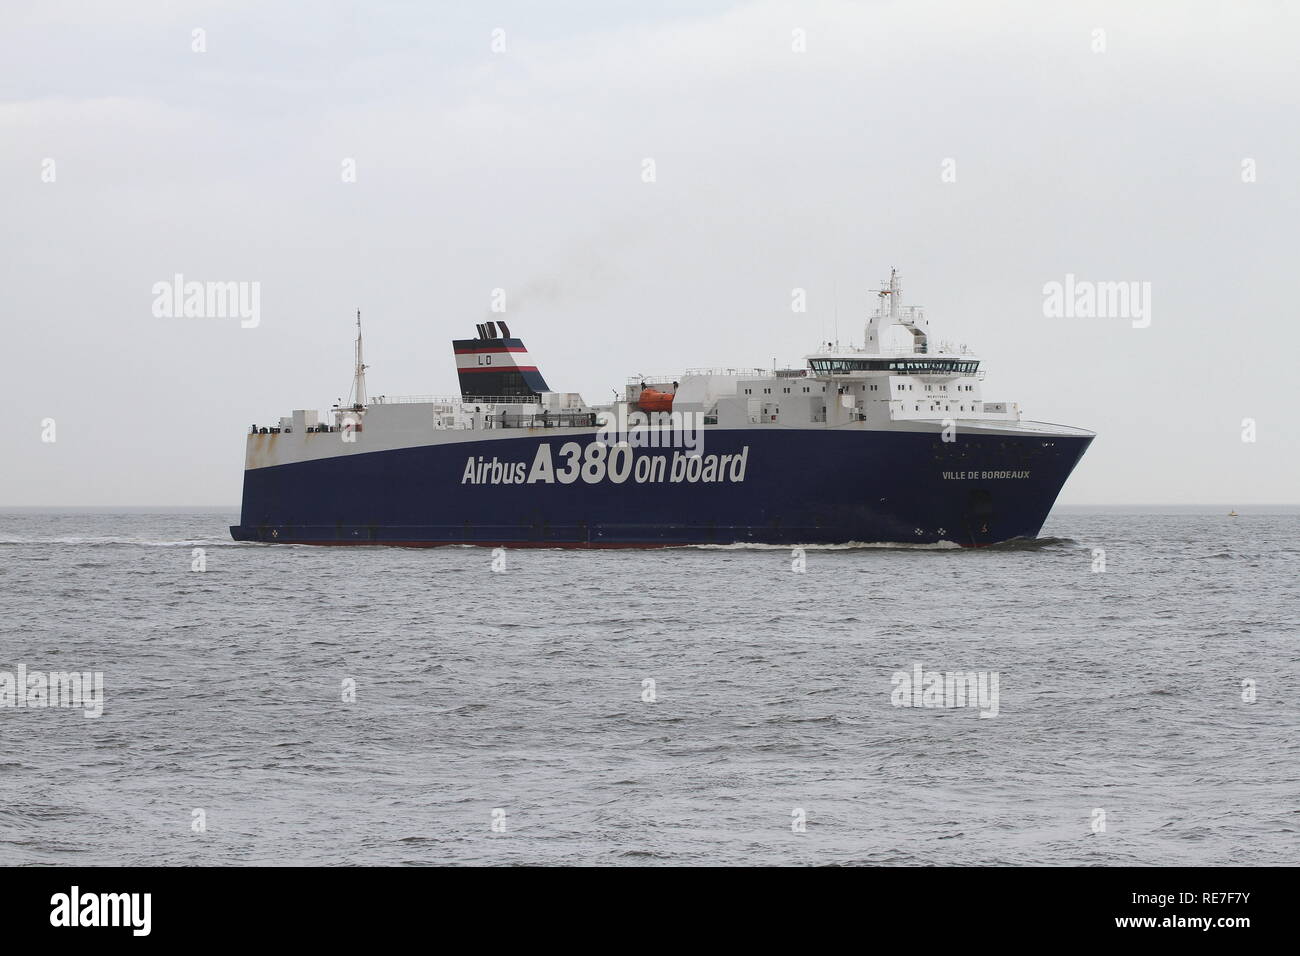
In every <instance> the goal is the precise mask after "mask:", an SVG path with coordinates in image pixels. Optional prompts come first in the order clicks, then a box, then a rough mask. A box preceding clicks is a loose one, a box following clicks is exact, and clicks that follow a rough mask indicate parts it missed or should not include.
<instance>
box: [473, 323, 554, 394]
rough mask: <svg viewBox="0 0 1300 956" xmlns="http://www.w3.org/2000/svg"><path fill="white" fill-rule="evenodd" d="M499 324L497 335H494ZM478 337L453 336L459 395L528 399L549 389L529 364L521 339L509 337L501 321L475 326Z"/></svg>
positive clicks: (544, 380) (535, 368)
mask: <svg viewBox="0 0 1300 956" xmlns="http://www.w3.org/2000/svg"><path fill="white" fill-rule="evenodd" d="M497 326H500V332H501V337H500V338H498V337H497ZM476 328H477V330H478V338H474V339H454V340H453V341H452V343H451V345H452V350H453V351H454V352H455V353H456V374H457V375H458V376H459V377H460V394H461V397H462V398H464V399H466V400H468V401H484V400H487V399H492V398H515V399H519V400H521V401H530V400H532V399H534V398H536V397H537V396H538V395H539V394H541V393H542V392H549V391H550V390H551V389H550V387H549V386H548V385H547V384H546V379H544V378H542V373H541V372H539V371H538V370H537V366H536V365H533V364H532V360H531V359H530V358H529V355H528V349H526V348H524V343H523V340H522V339H514V338H511V337H510V329H509V328H508V327H507V326H506V324H505V323H504V322H500V321H498V322H495V323H494V322H486V323H481V324H479V325H477V326H476Z"/></svg>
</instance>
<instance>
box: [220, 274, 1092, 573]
mask: <svg viewBox="0 0 1300 956" xmlns="http://www.w3.org/2000/svg"><path fill="white" fill-rule="evenodd" d="M875 294H876V296H877V302H878V304H877V306H876V308H875V310H874V313H873V314H872V315H871V316H870V317H869V318H868V319H867V321H866V326H865V330H864V333H863V340H862V343H861V345H851V346H850V345H845V346H841V345H839V344H838V343H834V342H826V343H821V347H819V348H818V349H816V350H815V351H813V352H812V353H811V354H809V355H807V356H806V358H805V360H804V362H803V363H802V364H801V365H799V366H797V367H791V368H772V369H757V368H748V369H729V368H728V369H720V368H708V369H689V370H686V371H682V372H680V373H676V374H671V375H635V376H632V377H630V378H628V380H627V381H626V382H625V384H624V387H623V389H622V392H621V393H620V392H619V391H618V390H615V398H614V400H612V401H611V402H609V403H608V404H605V405H588V404H587V403H586V402H585V401H584V400H583V398H582V396H581V395H579V394H577V393H574V392H557V391H553V390H551V388H550V386H549V385H548V384H547V381H546V379H545V378H544V377H543V375H542V372H541V370H540V369H539V368H538V366H537V365H535V364H533V360H532V359H531V358H530V356H529V352H528V350H527V349H526V348H525V347H524V343H523V341H522V340H521V339H519V338H516V337H514V336H513V335H512V334H511V331H510V328H509V326H508V325H507V323H506V322H505V321H502V320H501V319H500V318H493V319H491V320H489V321H485V322H483V323H480V324H478V325H477V327H476V333H475V336H474V337H473V338H465V339H455V340H454V341H453V342H452V347H453V352H454V354H455V360H456V371H457V376H458V380H459V394H457V395H450V396H435V395H421V396H409V397H400V398H391V397H388V396H377V397H373V398H372V397H370V396H368V394H367V390H366V377H365V376H366V369H367V366H366V364H365V362H364V360H363V353H362V340H361V324H360V315H359V314H358V317H357V337H356V342H355V356H354V357H355V367H354V376H353V384H352V390H351V393H350V395H349V399H348V401H346V402H339V403H338V404H336V405H334V406H333V407H332V408H331V409H330V410H329V412H327V413H325V414H322V413H321V412H319V411H317V410H306V409H299V410H296V411H293V412H292V413H291V414H290V415H288V416H284V417H281V418H280V419H279V421H278V422H277V423H275V424H271V425H258V424H255V425H253V426H252V428H251V430H250V432H249V433H248V436H247V448H246V456H245V462H244V488H243V505H242V512H241V516H240V523H239V524H238V525H235V526H233V527H232V528H231V529H230V532H231V535H232V536H233V537H234V538H235V539H236V540H238V541H259V542H266V543H280V544H321V545H397V546H406V547H432V546H439V545H481V546H486V547H512V548H513V547H547V548H615V547H621V548H653V547H671V546H692V545H735V544H741V545H744V544H751V545H779V546H800V545H853V544H861V545H871V544H900V543H901V544H913V545H937V544H943V543H950V544H955V545H960V546H963V547H980V546H986V545H992V544H997V543H1000V542H1005V541H1009V540H1013V539H1020V538H1034V537H1036V536H1037V534H1038V532H1039V530H1040V529H1041V528H1042V526H1043V522H1044V521H1045V520H1046V519H1047V516H1048V513H1049V512H1050V511H1051V508H1052V505H1053V503H1054V502H1055V501H1056V497H1057V495H1058V494H1059V493H1060V491H1061V488H1062V486H1063V485H1064V484H1065V481H1066V479H1067V478H1068V477H1069V476H1070V473H1071V471H1073V469H1074V467H1075V465H1076V464H1077V463H1078V462H1079V459H1080V458H1081V457H1082V456H1083V453H1084V452H1085V451H1086V450H1087V448H1088V445H1089V444H1090V443H1091V442H1092V439H1093V437H1094V434H1093V433H1092V432H1090V431H1087V430H1085V429H1082V428H1074V427H1070V426H1065V425H1054V424H1048V423H1045V422H1036V421H1029V420H1026V419H1024V418H1023V417H1022V415H1021V410H1020V407H1019V405H1018V404H1016V403H1015V402H1006V401H986V400H985V399H984V397H983V394H982V392H983V381H984V375H985V370H984V369H983V368H982V367H981V360H980V358H979V357H978V356H977V355H975V354H974V353H972V352H970V351H968V350H967V349H966V348H965V346H961V347H954V346H952V345H948V344H942V343H940V344H932V343H931V340H930V332H929V324H928V320H927V319H926V317H925V314H924V311H923V310H922V309H920V308H918V307H914V306H905V305H904V304H903V302H902V284H901V281H900V278H899V276H898V274H897V272H892V273H891V275H890V278H889V279H888V281H887V282H882V283H881V288H880V289H878V290H876V292H875ZM512 321H513V320H512Z"/></svg>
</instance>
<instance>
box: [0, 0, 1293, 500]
mask: <svg viewBox="0 0 1300 956" xmlns="http://www.w3.org/2000/svg"><path fill="white" fill-rule="evenodd" d="M195 30H202V31H204V32H203V33H202V34H200V35H199V37H200V38H201V42H199V41H197V40H196V34H195V33H194V31H195ZM1097 30H1102V31H1104V34H1098V33H1097V32H1096V31H1097ZM494 31H501V32H499V33H495V34H494ZM796 31H801V32H796ZM494 38H495V40H494ZM494 42H495V44H496V46H497V47H500V46H501V45H502V43H504V50H499V49H498V50H495V51H494V49H493V45H494ZM196 45H200V46H203V47H205V49H204V51H203V52H197V51H196V50H195V49H194V47H195V46H196ZM801 45H802V46H804V47H805V49H803V50H802V51H801V50H799V49H797V48H798V47H799V46H801ZM1102 45H1104V50H1100V51H1099V49H1098V48H1099V47H1101V46H1102ZM1297 50H1300V5H1296V4H1288V3H1283V2H1259V0H1256V2H1244V3H1203V4H1202V3H1188V2H1176V3H1175V2H1169V3H1142V4H1134V3H1132V2H1131V0H1125V2H1117V3H1071V4H1056V3H1050V4H1049V3H1044V2H1041V0H1037V2H1023V3H1017V2H1000V3H996V4H994V3H987V4H975V3H959V2H950V3H916V2H908V3H901V2H900V3H869V2H863V3H844V2H801V3H783V2H757V3H716V2H709V0H697V2H691V3H681V2H668V3H644V2H641V3H611V2H608V0H606V2H599V0H592V2H589V3H576V2H575V3H554V2H553V3H493V2H480V3H464V4H454V5H453V4H445V5H443V4H433V3H414V2H409V3H382V2H367V3H342V2H339V3H322V2H313V3H303V4H279V3H272V2H267V0H258V2H247V3H245V2H240V0H222V2H220V3H184V2H165V0H156V2H142V0H118V2H113V3H99V2H93V0H86V2H75V3H74V2H66V0H40V2H24V0H8V2H6V3H5V4H3V6H0V199H2V201H3V205H2V206H0V209H2V211H3V223H4V225H3V229H0V243H2V246H0V306H2V307H3V315H4V339H3V341H4V347H3V353H4V370H3V375H4V377H5V382H4V387H5V389H4V390H5V393H6V394H7V396H8V404H9V408H8V412H7V414H8V417H9V420H10V424H11V427H12V429H13V435H14V436H15V437H14V440H13V441H11V442H8V443H6V445H5V448H6V452H5V456H4V467H3V468H2V469H0V505H127V504H133V505H148V504H157V505H188V504H196V505H198V504H202V505H208V504H220V505H225V504H229V505H234V504H237V503H238V500H239V496H240V485H241V479H242V466H243V447H244V432H245V431H246V429H247V427H248V425H249V424H250V423H252V422H255V421H256V422H260V423H268V422H272V421H274V420H275V419H277V418H278V417H279V416H280V415H282V414H287V413H288V412H289V411H290V410H291V409H293V408H297V407H314V408H322V409H323V408H326V407H328V406H329V405H330V404H331V403H332V402H334V401H335V400H336V399H337V398H338V397H340V396H346V395H347V392H348V387H349V384H350V381H351V374H352V367H351V366H352V336H353V321H354V319H353V313H354V310H355V309H357V308H358V307H359V308H361V309H362V313H363V320H364V322H365V329H366V351H367V359H368V361H369V363H370V365H371V369H370V372H369V386H370V391H371V393H372V394H389V395H398V394H412V393H451V392H453V391H454V390H455V389H456V378H455V372H454V363H453V358H452V355H451V351H450V344H449V343H450V340H451V339H452V338H453V337H463V336H466V335H470V334H472V332H473V329H474V325H475V323H477V322H480V321H482V320H483V319H484V318H485V316H486V315H487V310H488V307H489V304H490V301H491V295H492V290H493V289H494V288H503V289H505V290H506V302H507V309H508V311H507V316H506V317H507V319H508V321H510V324H511V329H512V331H513V332H514V333H515V334H516V335H519V336H520V337H522V338H523V339H524V340H525V342H526V343H527V344H528V346H529V349H530V351H531V352H532V354H533V357H534V358H535V359H536V360H537V363H538V364H539V365H540V366H541V368H542V371H543V373H544V374H545V376H546V378H547V380H548V382H549V384H550V385H551V387H552V388H554V389H557V390H562V391H570V390H572V391H581V392H583V393H584V395H585V396H586V398H587V399H588V401H603V400H606V399H607V398H608V397H609V396H610V389H611V388H613V387H619V386H621V385H622V383H623V382H624V380H625V378H626V377H627V376H629V375H633V374H636V373H639V372H647V373H653V372H657V371H661V370H663V371H673V370H678V369H683V368H686V367H699V366H715V365H728V366H741V365H746V366H748V365H755V366H770V365H771V363H772V361H773V359H776V360H777V361H778V362H779V363H781V364H787V363H791V362H797V363H800V364H802V356H803V355H804V354H805V353H806V352H808V351H810V350H811V349H812V348H814V347H815V346H816V344H817V342H818V341H819V340H821V339H823V338H824V337H827V336H831V335H834V334H835V331H834V330H835V328H836V326H838V334H839V338H840V339H841V340H843V341H848V340H850V339H857V338H859V337H860V336H861V334H862V324H863V320H864V318H865V315H866V312H867V310H868V308H869V306H870V305H871V304H872V303H873V302H874V299H873V297H872V296H870V294H869V290H871V289H874V288H876V287H877V286H878V283H879V281H880V279H881V277H882V276H886V275H888V272H889V268H890V267H891V266H896V267H897V268H898V269H899V271H900V273H901V274H902V276H903V278H904V284H905V289H906V292H907V296H908V301H909V302H910V303H911V304H917V305H923V306H925V307H926V308H927V312H928V315H929V318H930V322H931V327H932V331H933V334H934V336H935V337H936V338H946V339H952V340H954V341H956V342H965V343H967V344H968V345H969V346H970V347H971V348H972V349H974V350H976V351H977V352H978V353H979V354H980V356H981V357H982V358H983V360H984V363H985V368H986V369H987V372H988V375H987V378H986V380H985V382H984V396H985V398H986V399H988V400H993V401H997V400H1009V401H1017V402H1019V403H1020V404H1021V407H1022V408H1023V409H1024V411H1025V417H1027V418H1031V419H1036V420H1041V421H1049V422H1059V423H1064V424H1070V425H1078V426H1083V427H1086V428H1091V429H1093V430H1095V431H1096V432H1097V433H1098V438H1097V440H1096V441H1095V442H1094V443H1093V446H1092V449H1091V451H1090V452H1089V453H1088V454H1087V455H1086V456H1085V458H1084V460H1083V462H1082V464H1081V465H1080V467H1079V469H1078V470H1077V471H1076V472H1075V474H1074V477H1073V478H1071V480H1070V482H1069V483H1068V484H1067V486H1066V488H1065V491H1064V493H1063V495H1062V497H1061V499H1060V500H1061V501H1062V502H1068V503H1108V502H1116V503H1118V502H1135V503H1145V502H1161V503H1198V502H1207V503H1223V504H1226V505H1234V506H1237V507H1242V506H1249V505H1251V504H1258V503H1267V502H1296V501H1297V500H1300V493H1298V490H1297V489H1298V488H1300V480H1298V479H1300V441H1298V440H1297V428H1296V415H1297V411H1296V399H1295V393H1296V380H1297V372H1296V369H1295V368H1294V366H1295V365H1296V364H1297V355H1298V354H1300V331H1298V330H1297V329H1298V326H1300V316H1297V314H1296V305H1295V304H1296V302H1297V301H1298V299H1300V296H1297V292H1298V291H1300V290H1298V288H1297V287H1298V286H1300V266H1298V262H1297V260H1298V256H1297V253H1300V242H1297V228H1298V226H1300V216H1298V215H1297V214H1298V213H1300V186H1298V185H1297V184H1298V183H1300V122H1298V120H1300V112H1298V111H1297V100H1298V99H1300V81H1298V80H1297V78H1296V77H1297V66H1296V57H1297ZM647 159H650V160H653V163H654V174H655V177H654V181H653V182H646V181H644V180H645V177H644V170H645V168H646V166H645V160H647ZM51 160H52V161H53V162H52V163H51V162H50V161H51ZM348 160H352V161H354V163H355V170H356V176H355V182H345V181H344V179H345V176H344V171H345V162H346V161H348ZM947 160H951V163H947V164H945V161H947ZM1247 161H1250V162H1247ZM1243 164H1245V165H1243ZM1248 167H1253V179H1254V181H1247V180H1249V179H1251V178H1252V176H1251V175H1250V174H1248V173H1245V172H1244V170H1245V169H1247V168H1248ZM945 170H947V171H948V173H949V175H948V176H947V177H945V176H944V173H945ZM954 172H955V181H945V179H948V180H952V179H953V175H952V174H953V173H954ZM51 180H52V181H51ZM177 273H180V274H182V275H183V276H184V277H185V278H186V279H187V280H199V281H239V282H250V283H251V282H258V283H260V296H261V298H260V323H259V324H258V325H257V327H255V328H241V323H240V321H239V320H238V319H236V318H216V317H209V318H189V319H187V318H168V317H158V316H155V315H154V311H153V305H154V299H155V296H154V293H153V291H152V290H153V286H154V284H155V283H158V282H161V281H170V280H171V278H172V277H173V276H174V275H175V274H177ZM1067 274H1073V275H1075V276H1076V277H1077V278H1078V279H1080V280H1092V281H1135V282H1149V283H1150V288H1151V303H1150V304H1151V315H1150V325H1149V327H1146V328H1135V327H1134V322H1133V321H1131V320H1130V319H1128V318H1122V317H1120V318H1114V317H1110V318H1108V317H1096V318H1084V317H1073V318H1065V317H1059V318H1049V317H1046V316H1045V315H1044V307H1043V304H1044V294H1043V287H1044V285H1045V284H1046V283H1049V282H1053V281H1060V282H1063V281H1064V280H1065V276H1066V275H1067ZM796 288H802V289H805V290H807V303H808V310H807V312H806V313H796V312H794V311H792V309H791V296H792V290H793V289H796ZM51 418H52V419H54V421H55V427H56V441H54V442H52V443H50V442H45V441H42V431H43V429H42V422H43V420H45V419H51ZM1247 418H1250V419H1254V421H1255V423H1256V425H1255V427H1256V436H1257V440H1256V441H1254V442H1244V441H1243V440H1242V431H1243V427H1242V422H1243V419H1247Z"/></svg>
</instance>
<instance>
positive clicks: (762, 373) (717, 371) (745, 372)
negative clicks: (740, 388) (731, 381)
mask: <svg viewBox="0 0 1300 956" xmlns="http://www.w3.org/2000/svg"><path fill="white" fill-rule="evenodd" d="M686 374H687V375H722V376H727V377H731V378H748V377H750V376H754V377H758V378H766V377H769V376H771V375H772V370H771V369H767V368H688V369H687V370H686Z"/></svg>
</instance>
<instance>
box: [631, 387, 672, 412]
mask: <svg viewBox="0 0 1300 956" xmlns="http://www.w3.org/2000/svg"><path fill="white" fill-rule="evenodd" d="M636 407H637V408H639V409H641V411H643V412H671V411H672V410H673V393H672V392H661V391H659V389H657V388H643V389H641V397H640V398H639V399H637V403H636Z"/></svg>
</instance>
